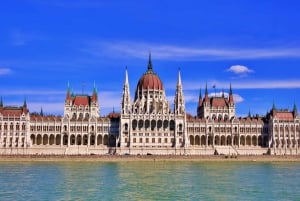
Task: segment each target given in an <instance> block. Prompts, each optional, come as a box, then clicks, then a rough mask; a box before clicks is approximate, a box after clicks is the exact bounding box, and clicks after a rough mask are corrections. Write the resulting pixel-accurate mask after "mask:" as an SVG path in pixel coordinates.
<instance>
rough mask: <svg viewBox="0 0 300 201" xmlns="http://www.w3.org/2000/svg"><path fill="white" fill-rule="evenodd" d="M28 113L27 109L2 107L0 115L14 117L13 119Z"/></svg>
mask: <svg viewBox="0 0 300 201" xmlns="http://www.w3.org/2000/svg"><path fill="white" fill-rule="evenodd" d="M28 112H29V111H28V109H27V108H24V107H12V106H7V107H3V108H2V109H1V110H0V113H1V114H2V115H3V116H15V117H18V116H21V115H22V114H23V113H24V114H27V113H28Z"/></svg>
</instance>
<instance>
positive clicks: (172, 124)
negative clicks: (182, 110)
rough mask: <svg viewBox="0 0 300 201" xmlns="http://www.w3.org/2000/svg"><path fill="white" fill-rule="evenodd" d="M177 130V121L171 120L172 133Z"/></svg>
mask: <svg viewBox="0 0 300 201" xmlns="http://www.w3.org/2000/svg"><path fill="white" fill-rule="evenodd" d="M174 130H175V121H174V120H171V121H170V131H174Z"/></svg>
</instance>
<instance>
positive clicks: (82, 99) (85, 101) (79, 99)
mask: <svg viewBox="0 0 300 201" xmlns="http://www.w3.org/2000/svg"><path fill="white" fill-rule="evenodd" d="M74 105H83V106H85V105H89V97H88V96H76V97H75V98H74Z"/></svg>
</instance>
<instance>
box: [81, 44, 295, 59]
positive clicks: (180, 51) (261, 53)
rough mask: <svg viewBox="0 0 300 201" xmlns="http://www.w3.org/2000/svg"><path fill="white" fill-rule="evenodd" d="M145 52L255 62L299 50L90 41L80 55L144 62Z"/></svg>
mask: <svg viewBox="0 0 300 201" xmlns="http://www.w3.org/2000/svg"><path fill="white" fill-rule="evenodd" d="M149 50H151V53H152V54H153V55H154V56H155V58H156V59H172V60H218V59H257V58H286V57H292V58H299V57H300V48H299V47H296V48H282V47H277V48H261V49H244V48H226V47H220V48H209V47H200V46H199V47H196V46H194V47H189V46H179V45H172V44H158V43H145V42H136V41H112V42H103V41H90V42H89V43H88V45H87V47H86V48H85V49H83V51H86V52H89V53H92V54H94V55H97V56H110V57H118V58H121V57H126V58H128V57H136V58H143V59H144V58H146V57H147V55H148V53H149Z"/></svg>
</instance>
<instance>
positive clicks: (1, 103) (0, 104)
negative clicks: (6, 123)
mask: <svg viewBox="0 0 300 201" xmlns="http://www.w3.org/2000/svg"><path fill="white" fill-rule="evenodd" d="M0 107H3V100H2V96H1V99H0Z"/></svg>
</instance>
